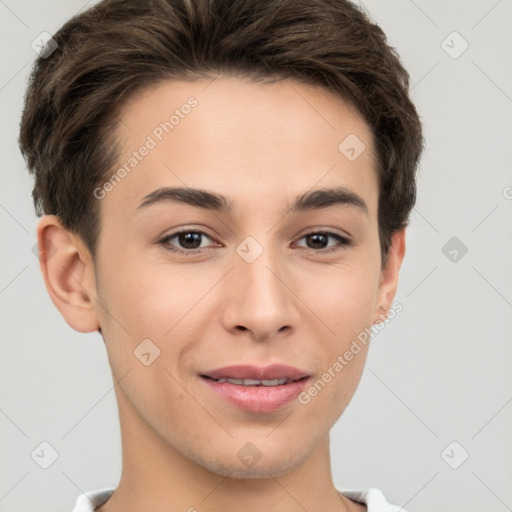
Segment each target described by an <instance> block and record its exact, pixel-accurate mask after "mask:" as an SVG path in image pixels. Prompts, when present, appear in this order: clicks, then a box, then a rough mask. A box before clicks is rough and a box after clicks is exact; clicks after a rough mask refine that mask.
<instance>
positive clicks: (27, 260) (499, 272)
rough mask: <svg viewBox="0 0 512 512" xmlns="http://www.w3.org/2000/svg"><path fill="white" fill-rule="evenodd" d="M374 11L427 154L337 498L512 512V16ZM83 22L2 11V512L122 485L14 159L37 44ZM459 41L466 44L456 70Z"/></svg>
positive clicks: (340, 466) (413, 8)
mask: <svg viewBox="0 0 512 512" xmlns="http://www.w3.org/2000/svg"><path fill="white" fill-rule="evenodd" d="M363 3H364V5H365V6H366V7H367V8H368V10H369V12H370V13H371V15H372V17H373V18H374V19H375V20H376V21H377V22H378V23H379V24H380V25H381V26H382V28H383V29H384V31H385V32H386V33H387V34H388V38H389V41H390V43H391V44H392V45H393V46H395V47H397V49H398V51H399V53H400V55H401V57H402V59H403V62H404V64H405V66H406V68H407V69H408V70H409V71H410V73H411V79H412V84H413V89H412V96H413V100H414V101H415V103H416V105H417V107H418V110H419V112H420V114H421V116H422V118H423V122H424V125H425V136H426V139H427V149H426V152H425V155H424V157H423V160H422V164H421V170H420V175H419V181H418V187H419V195H418V201H417V204H416V208H415V209H414V211H413V214H412V216H411V226H410V228H409V229H408V234H407V253H406V257H405V260H404V264H403V266H402V271H401V275H400V285H399V288H398V292H397V296H396V300H397V301H400V302H401V303H402V304H403V308H404V309H403V311H402V312H401V313H399V314H398V315H397V316H396V318H395V319H394V320H393V321H392V322H390V323H389V324H386V327H385V328H384V329H383V330H382V331H381V332H380V333H379V334H378V335H377V336H376V337H375V338H374V340H373V344H372V348H371V350H370V355H369V359H368V363H367V367H366V369H365V372H364V374H363V378H362V380H361V384H360V386H359V388H358V390H357V391H356V394H355V396H354V399H353V401H352V402H351V403H350V405H349V407H348V409H347V410H346V412H345V413H344V414H343V416H342V417H341V419H340V420H339V421H338V422H337V424H336V425H335V427H334V428H333V430H332V435H331V443H332V464H333V472H334V475H333V476H334V481H335V484H336V485H337V487H339V488H369V487H377V488H380V489H382V490H383V491H384V493H385V495H386V496H387V498H388V499H389V501H391V502H392V503H396V504H398V505H400V506H403V507H405V508H406V509H407V510H409V511H411V512H420V511H427V510H428V511H432V510H436V511H462V510H464V511H467V512H470V511H477V510H478V511H483V510H485V511H486V512H491V511H496V512H501V511H506V510H512V486H511V485H510V482H512V438H511V435H510V432H511V431H512V430H511V425H512V404H511V402H512V385H511V383H512V372H511V371H510V368H511V363H512V339H511V335H510V332H511V327H512V314H511V313H512V286H511V285H512V271H511V261H512V257H511V256H512V236H511V233H512V229H511V228H512V200H511V198H512V172H511V168H512V166H511V163H512V162H511V160H512V155H511V153H512V152H511V149H510V147H511V136H512V115H511V113H512V73H511V65H510V62H511V60H510V57H511V53H512V51H511V50H512V48H511V46H512V45H511V42H512V26H511V25H512V23H511V20H512V2H511V0H500V1H496V0H478V1H477V0H473V1H462V0H451V1H446V0H444V1H442V0H415V1H412V0H392V1H390V0H386V1H385V2H384V1H382V0H380V1H378V0H365V1H364V2H363ZM86 5H87V4H86V3H85V2H84V1H83V0H78V1H77V0H67V1H65V2H64V1H61V2H59V1H56V0H52V1H48V0H46V1H45V2H40V1H35V0H34V1H15V0H0V16H1V38H2V40H1V44H0V51H1V56H2V64H1V70H2V73H1V78H0V102H1V108H2V120H1V136H0V145H1V153H0V154H1V158H2V186H1V188H0V222H1V230H2V232H1V240H2V250H1V256H2V260H1V265H0V313H1V324H0V325H1V336H2V340H1V345H0V349H1V353H0V461H1V462H0V511H2V512H5V511H10V512H11V511H18V512H22V511H23V512H25V511H29V510H30V511H32V510H39V511H57V510H60V511H66V510H71V509H72V507H73V505H74V503H75V500H76V497H77V496H78V494H79V493H80V492H83V491H89V490H93V489H99V488H102V487H108V486H112V487H115V486H116V485H117V482H118V479H119V476H120V469H121V466H120V464H121V451H120V437H119V436H120V432H119V426H118V417H117V409H116V403H115V396H114V392H113V388H112V381H111V375H110V370H109V367H108V361H107V358H106V353H105V350H104V346H103V342H102V340H101V338H100V336H99V334H97V333H91V334H82V333H78V332H75V331H74V330H73V329H72V328H71V327H69V326H68V324H67V323H66V322H65V321H64V320H63V318H62V317H61V316H60V313H59V312H58V310H57V309H56V308H55V307H54V305H53V303H52V302H51V300H50V298H49V296H48V294H47V292H46V288H45V286H44V282H43V279H42V276H41V274H40V270H39V263H38V260H37V258H36V257H35V256H34V254H33V252H32V251H33V247H34V244H35V243H36V234H35V227H36V224H37V221H38V219H37V218H36V216H35V213H34V209H33V204H32V199H31V195H30V194H31V187H32V178H31V177H30V176H29V174H28V172H27V171H26V170H25V165H24V161H23V159H22V157H21V155H20V153H19V150H18V146H17V135H18V132H17V130H18V123H19V118H20V112H21V106H22V99H23V93H24V89H25V83H26V79H27V76H28V73H29V70H30V67H31V64H32V62H33V60H34V58H35V53H34V51H33V50H32V48H31V43H32V41H33V40H34V39H35V38H36V36H38V35H39V34H40V33H41V32H43V31H46V32H49V33H50V34H52V33H54V32H55V31H56V30H57V29H58V28H59V27H60V26H61V25H62V23H63V22H65V21H66V20H67V19H68V18H69V17H71V16H72V15H73V14H75V13H76V12H78V11H80V10H83V9H84V8H85V6H86ZM454 31H457V32H458V33H459V34H460V35H461V36H462V38H464V40H466V41H467V42H468V43H469V48H468V49H467V50H466V51H465V52H464V53H463V54H462V55H460V56H457V55H456V54H457V53H458V52H459V51H460V50H461V49H462V48H463V46H462V44H463V41H462V40H461V39H460V38H459V37H458V36H453V35H452V36H450V37H448V36H449V35H450V34H451V33H452V32H454ZM447 37H448V39H446V38H447ZM444 40H446V42H445V43H444V44H443V43H442V42H443V41H444ZM445 50H446V51H445ZM447 52H449V53H451V54H452V55H451V56H450V55H449V54H448V53H447ZM454 56H457V58H453V57H454ZM507 187H508V188H507ZM452 237H456V238H457V240H455V241H452V242H451V243H452V244H453V243H454V244H455V245H454V246H453V247H452V246H451V245H449V246H448V248H447V249H445V250H444V252H443V247H444V246H445V244H447V243H448V241H449V240H450V239H452ZM461 244H464V245H465V246H466V247H467V253H466V254H464V255H463V256H461V254H462V252H461V251H460V247H462V246H461ZM453 248H456V249H457V250H458V256H457V259H456V261H452V260H451V259H453V256H452V255H453V254H454V253H452V255H450V254H448V253H449V251H451V250H453ZM445 253H447V254H448V256H447V255H445ZM450 258H451V259H450ZM43 441H46V442H48V443H50V444H51V445H52V446H53V447H54V449H55V450H56V451H57V452H58V458H57V460H56V461H55V462H54V463H53V464H52V465H51V466H50V467H49V468H48V469H42V468H41V467H40V466H39V465H38V464H37V463H36V462H35V461H34V460H33V459H32V457H31V453H32V452H33V451H34V450H35V449H36V448H37V447H38V446H39V445H40V443H41V442H43ZM454 441H455V442H456V443H457V444H455V445H453V444H452V445H451V446H450V447H449V448H448V449H447V450H445V449H446V448H447V447H448V446H449V445H450V444H451V443H452V442H454ZM466 452H467V453H468V455H469V457H468V458H467V460H466V461H465V462H464V463H463V464H461V465H460V466H459V467H458V468H457V469H453V468H452V467H450V465H451V466H458V465H459V464H460V463H461V462H462V460H463V458H464V456H465V454H466ZM47 453H48V452H47ZM443 454H444V456H443Z"/></svg>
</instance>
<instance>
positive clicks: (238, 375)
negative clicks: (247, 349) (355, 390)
mask: <svg viewBox="0 0 512 512" xmlns="http://www.w3.org/2000/svg"><path fill="white" fill-rule="evenodd" d="M200 377H201V379H202V380H203V382H204V383H205V384H206V385H207V387H208V389H209V390H210V391H213V393H214V394H215V395H216V396H219V397H221V398H222V399H224V401H227V403H229V404H230V405H234V406H236V407H237V408H239V409H242V410H243V411H250V412H258V413H265V412H273V411H277V410H278V409H281V408H283V407H284V406H285V405H287V404H289V403H290V402H291V401H293V400H294V398H296V397H297V395H298V394H299V393H300V392H301V391H303V389H304V387H305V386H306V384H307V381H308V380H309V379H310V377H311V375H309V374H308V373H306V372H303V371H302V370H299V369H297V368H293V367H291V366H286V365H271V366H267V367H255V366H250V365H235V366H229V367H224V368H220V369H218V370H214V371H210V372H206V373H201V374H200Z"/></svg>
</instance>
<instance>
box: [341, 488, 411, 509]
mask: <svg viewBox="0 0 512 512" xmlns="http://www.w3.org/2000/svg"><path fill="white" fill-rule="evenodd" d="M337 491H338V492H339V493H340V494H342V495H343V496H345V497H346V498H349V499H351V500H353V501H357V502H358V503H362V504H364V505H366V508H367V511H368V512H399V511H400V512H407V511H406V510H404V509H403V508H402V507H399V506H397V505H392V504H391V503H389V502H388V500H387V499H386V497H385V496H384V494H383V493H382V491H381V490H380V489H362V490H359V489H357V490H356V489H337Z"/></svg>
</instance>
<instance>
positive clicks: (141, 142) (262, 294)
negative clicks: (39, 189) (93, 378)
mask: <svg viewBox="0 0 512 512" xmlns="http://www.w3.org/2000/svg"><path fill="white" fill-rule="evenodd" d="M190 98H193V99H190ZM187 105H188V106H187ZM173 114H174V118H171V116H172V115H173ZM120 119H121V121H122V122H121V124H120V131H119V137H120V140H121V141H122V157H121V160H120V162H119V166H118V167H117V168H116V169H114V173H115V172H117V171H118V169H120V168H121V167H122V166H123V165H124V164H128V165H126V166H125V168H124V169H125V172H122V171H120V172H117V178H115V179H112V180H110V182H109V183H107V185H105V186H103V187H102V188H101V190H99V189H97V191H96V195H97V197H100V198H101V199H100V207H101V217H102V222H103V224H102V229H101V234H100V238H99V241H98V254H97V260H96V267H95V272H96V279H97V280H96V283H95V286H96V289H95V293H96V297H97V304H96V307H95V310H94V314H95V315H96V318H97V322H98V325H100V326H101V329H102V334H103V337H104V340H105V344H106V349H107V353H108V358H109V363H110V366H111V369H112V372H113V376H114V378H115V380H116V381H118V380H119V379H121V380H120V382H119V383H118V384H117V386H116V394H117V399H118V406H119V410H120V415H121V421H122V422H123V418H124V421H125V424H124V425H123V424H122V429H125V430H126V429H136V428H138V427H135V426H134V425H135V424H136V423H135V422H129V421H128V418H130V417H132V418H134V417H137V418H139V419H142V422H143V423H144V425H145V428H148V429H149V430H150V431H152V432H154V433H156V434H157V435H158V436H159V437H160V438H161V439H162V440H164V441H165V444H166V445H167V446H169V447H170V449H172V450H174V451H175V452H177V453H180V454H181V455H184V456H185V457H187V458H188V459H190V460H192V461H194V462H196V463H198V464H200V465H201V466H202V467H204V468H207V469H209V470H211V471H215V472H217V473H220V474H224V475H230V476H244V477H251V478H257V477H262V476H265V475H266V474H267V472H270V473H272V474H273V475H276V476H277V475H279V474H283V473H285V472H288V471H290V470H291V469H293V468H295V467H298V466H299V465H300V464H302V463H303V462H304V461H305V460H306V459H307V458H308V457H309V456H310V455H311V454H312V453H313V452H314V450H315V448H316V447H317V446H318V445H319V443H320V442H321V440H322V439H324V438H325V437H326V435H327V433H328V431H329V429H330V428H331V427H332V425H333V424H334V423H335V421H336V420H337V419H338V417H339V416H340V415H341V413H342V412H343V410H344V409H345V407H346V406H347V404H348V403H349V401H350V399H351V397H352V395H353V393H354V391H355V389H356V387H357V384H358V382H359V379H360V376H361V373H362V370H363V366H364V363H365V359H366V352H367V348H368V345H367V344H366V345H365V344H363V343H360V342H359V351H358V352H357V353H355V350H353V349H352V357H351V358H350V360H347V357H345V356H344V355H345V354H346V353H347V351H351V347H354V345H353V342H354V340H356V339H357V337H358V335H359V334H360V333H361V332H363V331H364V330H365V328H369V327H371V325H372V323H373V322H374V321H375V320H376V319H377V317H378V314H379V313H382V310H381V309H379V306H382V305H384V309H388V308H389V307H390V300H392V296H393V295H394V291H395V289H394V286H395V285H396V283H395V282H394V281H393V279H394V278H395V277H396V275H394V274H393V276H392V278H391V279H388V280H383V277H384V274H383V273H382V272H381V270H382V269H381V266H380V247H379V238H378V224H377V202H378V184H377V175H376V171H375V158H374V154H373V144H372V139H371V132H370V130H369V128H368V126H366V124H365V123H364V121H363V119H362V117H361V116H360V115H359V114H358V112H357V111H356V110H355V109H353V108H352V107H351V106H350V105H348V104H346V103H344V102H343V101H342V100H340V99H339V98H337V97H334V96H332V95H331V94H330V93H328V92H327V91H324V90H323V89H320V88H316V87H313V86H306V85H304V84H300V83H298V82H293V81H281V82H277V83H273V84H261V83H251V82H249V81H248V80H244V79H242V78H234V77H230V78H227V77H218V78H217V79H215V80H214V81H213V82H212V81H211V80H210V81H206V80H205V81H203V80H200V81H197V82H163V83H160V84H157V85H155V86H153V87H151V88H150V89H148V90H146V91H145V92H144V93H142V94H139V95H137V96H136V97H135V98H134V99H133V100H132V101H130V103H129V104H127V105H126V107H125V108H124V110H123V111H122V113H121V116H120ZM166 122H167V123H168V124H167V125H166V124H165V123H166ZM161 123H162V124H161ZM349 136H350V137H351V138H349V139H347V141H349V142H351V144H348V142H345V145H344V146H343V145H342V147H341V150H340V148H339V146H340V143H342V141H344V140H345V139H346V138H347V137H349ZM354 137H357V139H355V138H354ZM361 143H362V144H364V145H365V149H364V150H362V148H363V146H362V145H361ZM347 144H348V149H347ZM143 147H146V150H144V149H141V148H143ZM350 147H353V148H354V151H351V150H350ZM354 156H355V157H356V158H354ZM130 159H132V160H130ZM128 169H129V171H128ZM165 187H167V188H174V189H176V188H181V189H185V188H188V189H198V190H201V191H203V192H207V193H208V194H212V195H215V197H212V196H210V195H205V194H204V193H203V195H202V196H199V195H197V194H196V195H194V194H193V193H191V192H190V191H189V192H188V193H185V192H183V190H182V191H181V192H179V191H176V190H174V191H171V192H169V191H167V192H160V193H159V194H155V191H158V190H160V189H162V188H165ZM331 189H332V191H331V192H330V193H326V194H325V197H324V196H321V195H320V194H318V193H317V194H314V193H315V191H320V190H322V191H324V192H325V191H327V190H331ZM221 196H222V197H221ZM301 198H302V199H301ZM180 232H181V234H178V233H180ZM394 261H396V259H395V260H393V259H391V262H392V264H393V262H394ZM342 361H343V362H342ZM273 364H283V365H289V366H291V367H293V368H295V369H296V370H298V371H299V373H300V375H305V376H306V378H305V379H303V380H301V381H299V382H298V383H297V382H295V383H290V382H287V383H286V384H279V385H277V386H276V385H273V386H265V385H261V386H248V385H240V384H236V383H229V382H226V383H222V382H215V381H214V380H212V378H208V377H205V375H209V374H212V373H213V371H214V370H217V369H220V368H223V367H226V366H231V365H251V366H255V367H259V368H265V367H267V366H269V365H273ZM245 371H247V369H246V370H245ZM223 372H224V373H223ZM226 373H229V371H226V370H224V371H221V372H220V375H221V376H222V375H225V374H226ZM328 374H329V375H330V378H329V375H328ZM300 375H293V376H291V377H290V373H289V372H287V371H286V370H283V369H281V370H279V369H278V370H277V374H276V375H275V377H283V378H293V379H294V380H296V379H298V378H299V377H300ZM218 376H219V375H217V377H218ZM225 376H229V375H225ZM260 376H261V377H263V380H266V381H267V380H272V377H273V375H270V374H266V375H264V374H260ZM265 377H266V378H265ZM253 378H254V375H253ZM260 380H262V379H260ZM315 383H316V387H315ZM246 384H247V383H246ZM266 384H268V382H267V383H266ZM274 384H275V383H274ZM313 388H315V389H316V392H315V390H314V389H313ZM248 443H250V444H248ZM246 455H250V456H255V457H257V458H259V460H258V463H257V464H254V465H251V464H250V463H247V462H244V461H247V460H248V459H246V458H245V459H244V456H246Z"/></svg>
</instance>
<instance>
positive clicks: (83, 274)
mask: <svg viewBox="0 0 512 512" xmlns="http://www.w3.org/2000/svg"><path fill="white" fill-rule="evenodd" d="M37 241H38V247H39V266H40V268H41V272H42V274H43V278H44V282H45V285H46V289H47V290H48V293H49V295H50V298H51V299H52V302H53V303H54V304H55V306H56V307H57V309H58V310H59V311H60V313H61V314H62V316H63V317H64V319H65V320H66V322H67V323H68V324H69V325H70V326H71V327H72V328H73V329H75V330H76V331H79V332H92V331H97V330H98V328H99V322H98V318H97V315H96V283H95V276H94V268H93V261H92V258H91V257H90V254H89V252H88V251H87V249H86V248H85V247H84V245H83V244H82V243H81V242H80V240H79V237H77V236H76V235H75V234H73V233H71V232H69V231H68V230H66V229H65V228H64V227H63V226H62V224H61V222H60V221H59V219H58V217H56V216H55V215H44V216H43V217H42V218H41V220H40V221H39V223H38V225H37Z"/></svg>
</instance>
